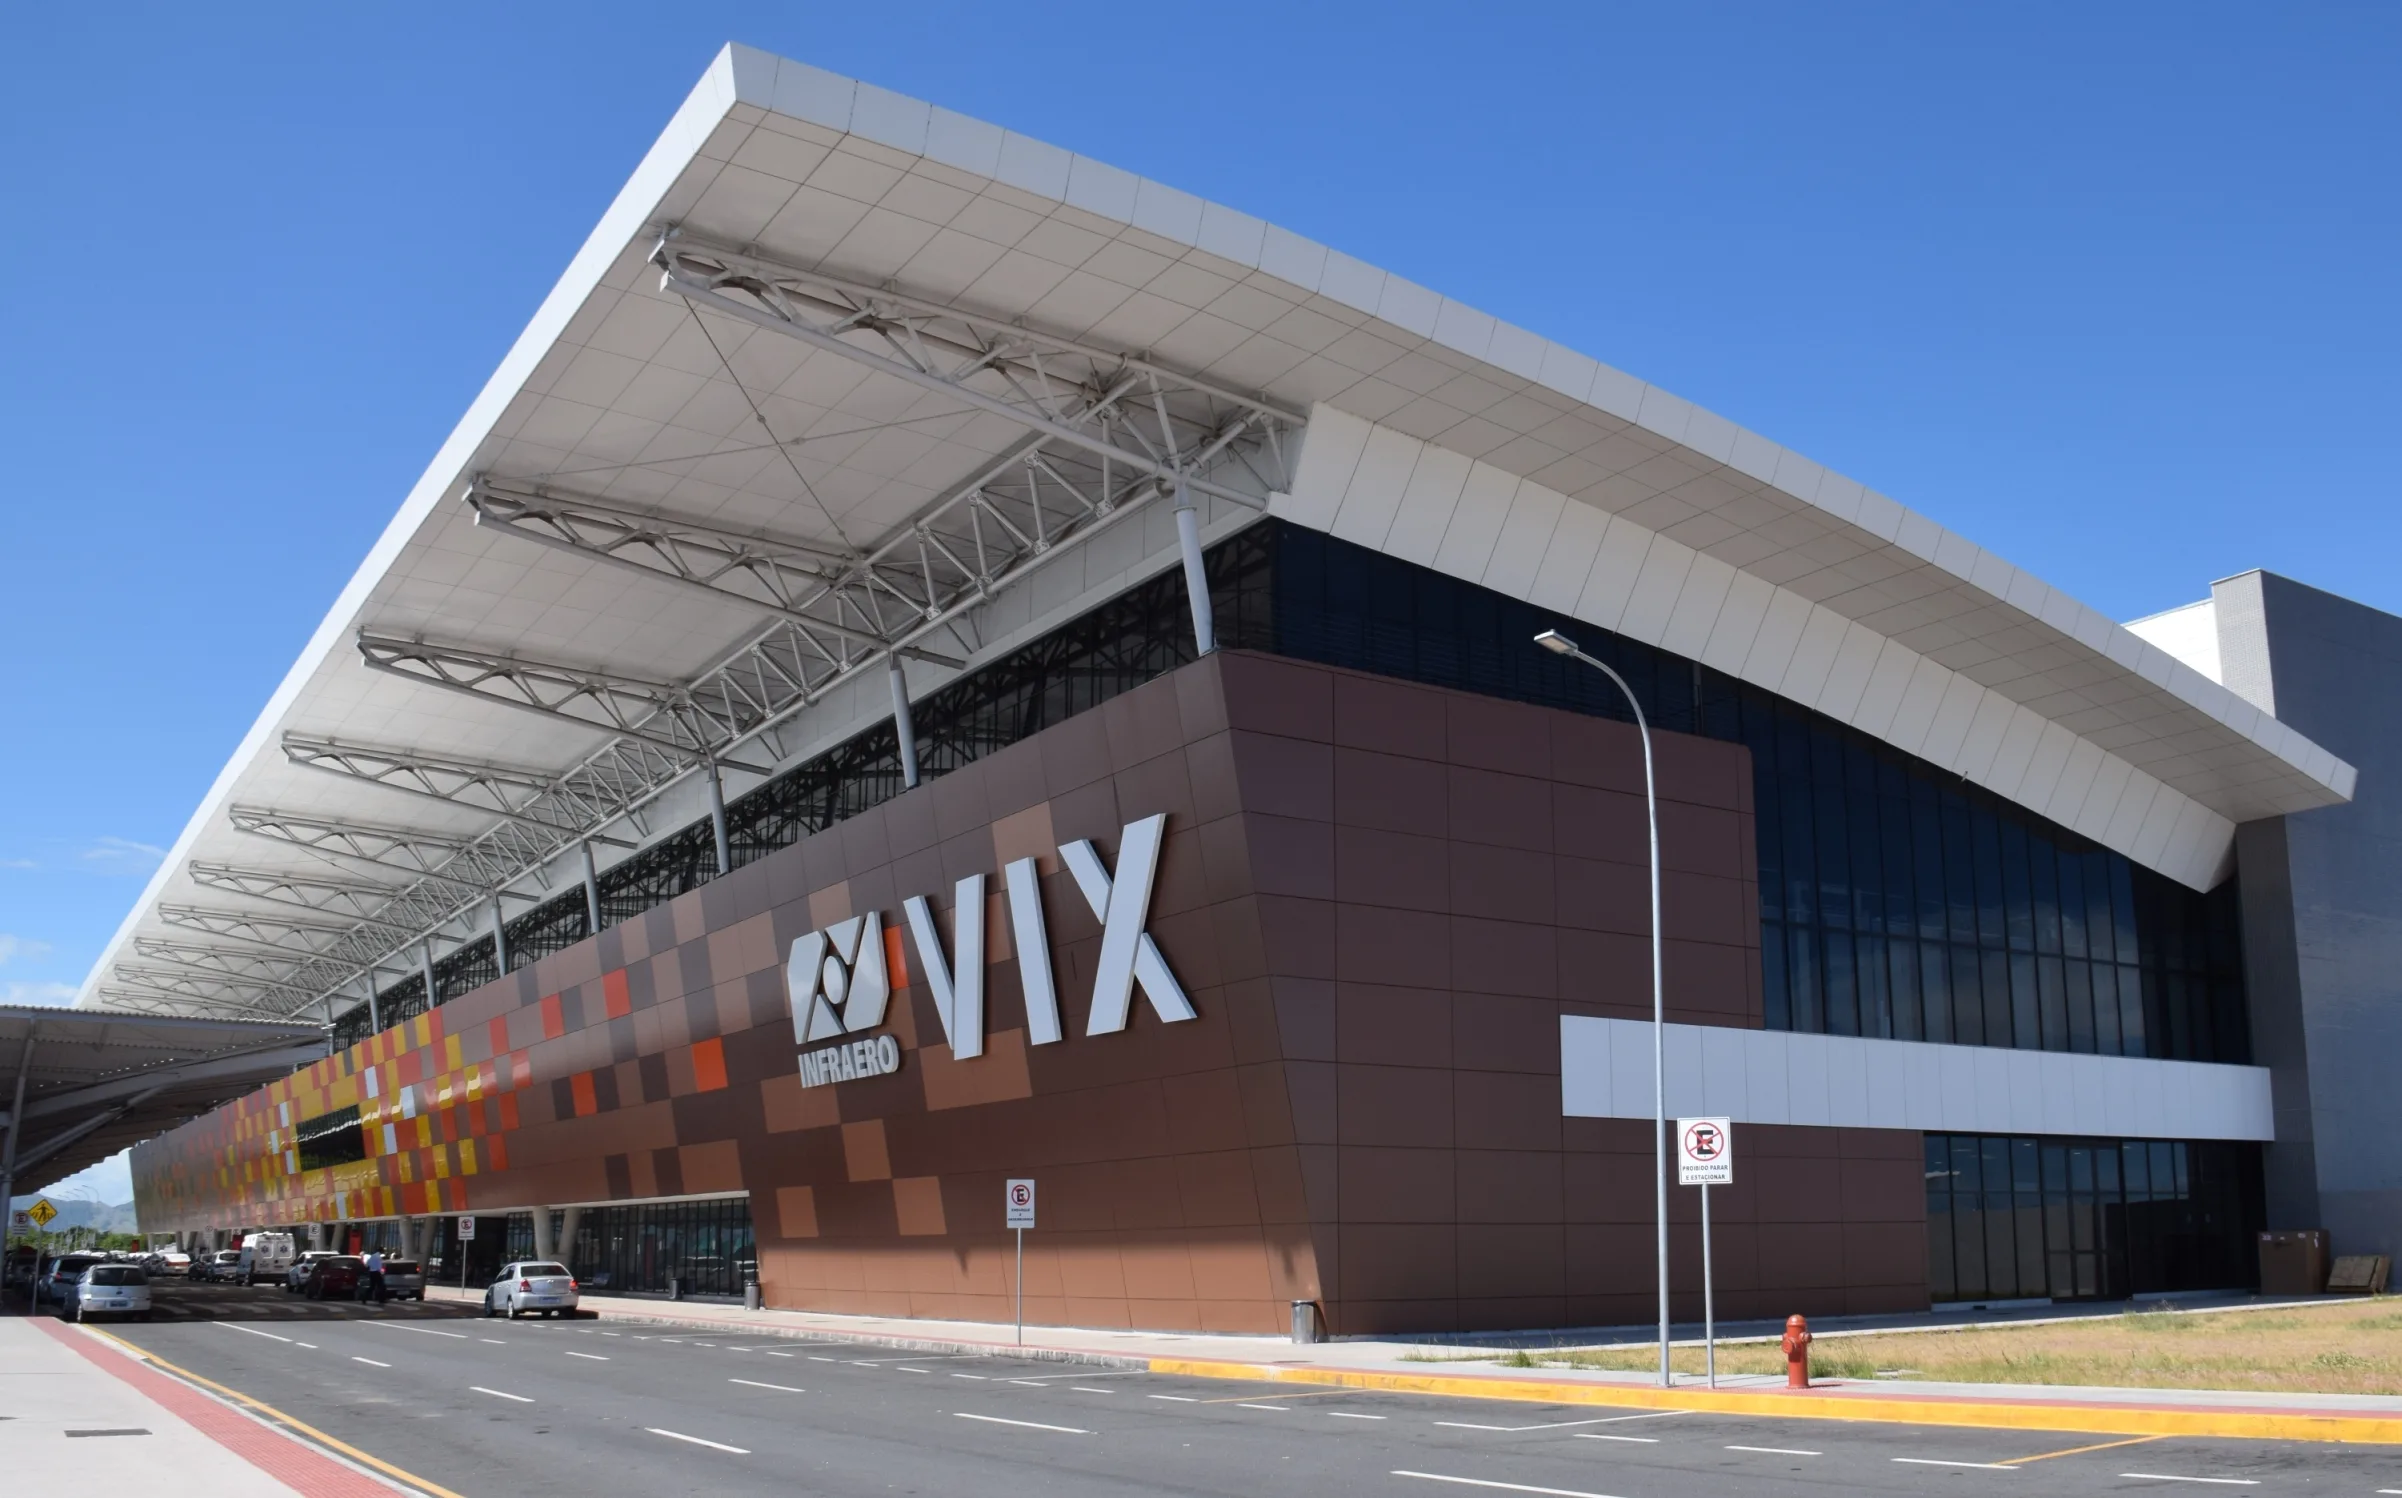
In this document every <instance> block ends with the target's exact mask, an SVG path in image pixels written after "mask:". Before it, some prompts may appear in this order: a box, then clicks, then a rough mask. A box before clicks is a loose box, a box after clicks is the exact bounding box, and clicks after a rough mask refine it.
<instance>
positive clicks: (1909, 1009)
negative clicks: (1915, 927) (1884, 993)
mask: <svg viewBox="0 0 2402 1498" xmlns="http://www.w3.org/2000/svg"><path fill="white" fill-rule="evenodd" d="M1886 957H1887V958H1888V961H1887V963H1886V967H1887V969H1888V970H1889V971H1890V972H1891V973H1892V975H1893V1034H1894V1038H1895V1039H1897V1040H1924V1039H1926V1038H1927V1031H1926V1011H1925V1010H1924V1009H1922V1008H1921V1007H1920V1006H1919V1000H1918V943H1916V942H1914V941H1911V940H1909V939H1908V938H1907V937H1896V938H1895V939H1894V940H1892V941H1890V942H1888V943H1887V944H1886Z"/></svg>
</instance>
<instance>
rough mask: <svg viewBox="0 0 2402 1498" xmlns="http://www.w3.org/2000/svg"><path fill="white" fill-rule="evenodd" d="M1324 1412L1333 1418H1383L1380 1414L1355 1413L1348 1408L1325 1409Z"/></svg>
mask: <svg viewBox="0 0 2402 1498" xmlns="http://www.w3.org/2000/svg"><path fill="white" fill-rule="evenodd" d="M1324 1413H1325V1414H1326V1415H1327V1416H1328V1417H1329V1418H1331V1419H1335V1420H1382V1419H1383V1418H1384V1416H1382V1415H1355V1414H1353V1413H1351V1411H1349V1410H1327V1411H1325V1412H1324Z"/></svg>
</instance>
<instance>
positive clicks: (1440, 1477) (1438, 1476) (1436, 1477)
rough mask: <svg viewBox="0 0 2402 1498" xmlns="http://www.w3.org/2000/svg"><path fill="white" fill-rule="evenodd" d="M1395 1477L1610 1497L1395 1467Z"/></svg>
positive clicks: (1564, 1497) (1568, 1497)
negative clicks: (1409, 1470) (1408, 1470)
mask: <svg viewBox="0 0 2402 1498" xmlns="http://www.w3.org/2000/svg"><path fill="white" fill-rule="evenodd" d="M1393 1475H1394V1476H1395V1477H1415V1478H1419V1479H1421V1480H1422V1481H1426V1482H1456V1483H1458V1484H1459V1485H1460V1486H1462V1487H1466V1488H1500V1489H1501V1490H1502V1491H1504V1492H1508V1493H1548V1494H1550V1495H1551V1498H1610V1495H1609V1494H1607V1493H1588V1492H1585V1491H1583V1490H1582V1489H1579V1488H1538V1487H1530V1486H1528V1485H1527V1484H1525V1483H1523V1482H1495V1481H1493V1480H1492V1479H1491V1478H1487V1477H1447V1476H1445V1475H1444V1474H1442V1473H1440V1472H1405V1471H1402V1470H1400V1469H1399V1468H1396V1469H1395V1470H1394V1472H1393Z"/></svg>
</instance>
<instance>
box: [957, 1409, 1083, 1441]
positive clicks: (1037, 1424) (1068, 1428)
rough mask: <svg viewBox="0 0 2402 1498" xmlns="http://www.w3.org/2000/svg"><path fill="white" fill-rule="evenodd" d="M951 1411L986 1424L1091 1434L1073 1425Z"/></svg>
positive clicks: (1074, 1434)
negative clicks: (1047, 1423) (1006, 1418)
mask: <svg viewBox="0 0 2402 1498" xmlns="http://www.w3.org/2000/svg"><path fill="white" fill-rule="evenodd" d="M951 1413H952V1414H953V1415H955V1416H957V1417H958V1418H960V1419H962V1420H981V1421H983V1422H984V1423H985V1424H987V1425H1017V1426H1023V1427H1024V1428H1025V1429H1027V1430H1055V1431H1058V1432H1059V1433H1060V1434H1061V1435H1063V1436H1089V1435H1091V1434H1092V1432H1091V1431H1089V1430H1078V1429H1077V1428H1076V1427H1075V1426H1073V1425H1045V1424H1043V1423H1042V1422H1041V1421H1039V1420H1004V1419H1002V1418H1001V1417H1000V1416H998V1415H971V1414H969V1413H968V1412H967V1411H965V1410H953V1411H951Z"/></svg>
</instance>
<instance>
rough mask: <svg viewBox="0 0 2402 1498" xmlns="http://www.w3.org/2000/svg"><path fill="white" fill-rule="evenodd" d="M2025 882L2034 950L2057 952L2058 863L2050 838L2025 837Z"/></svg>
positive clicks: (2058, 918)
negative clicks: (2031, 896)
mask: <svg viewBox="0 0 2402 1498" xmlns="http://www.w3.org/2000/svg"><path fill="white" fill-rule="evenodd" d="M2027 878H2028V883H2029V886H2030V888H2031V889H2032V890H2033V893H2034V900H2035V950H2036V951H2038V952H2058V951H2059V950H2060V861H2059V859H2057V858H2056V857H2054V856H2053V854H2052V844H2051V840H2050V839H2049V838H2046V837H2044V836H2043V835H2042V834H2041V833H2037V832H2030V833H2028V834H2027Z"/></svg>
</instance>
